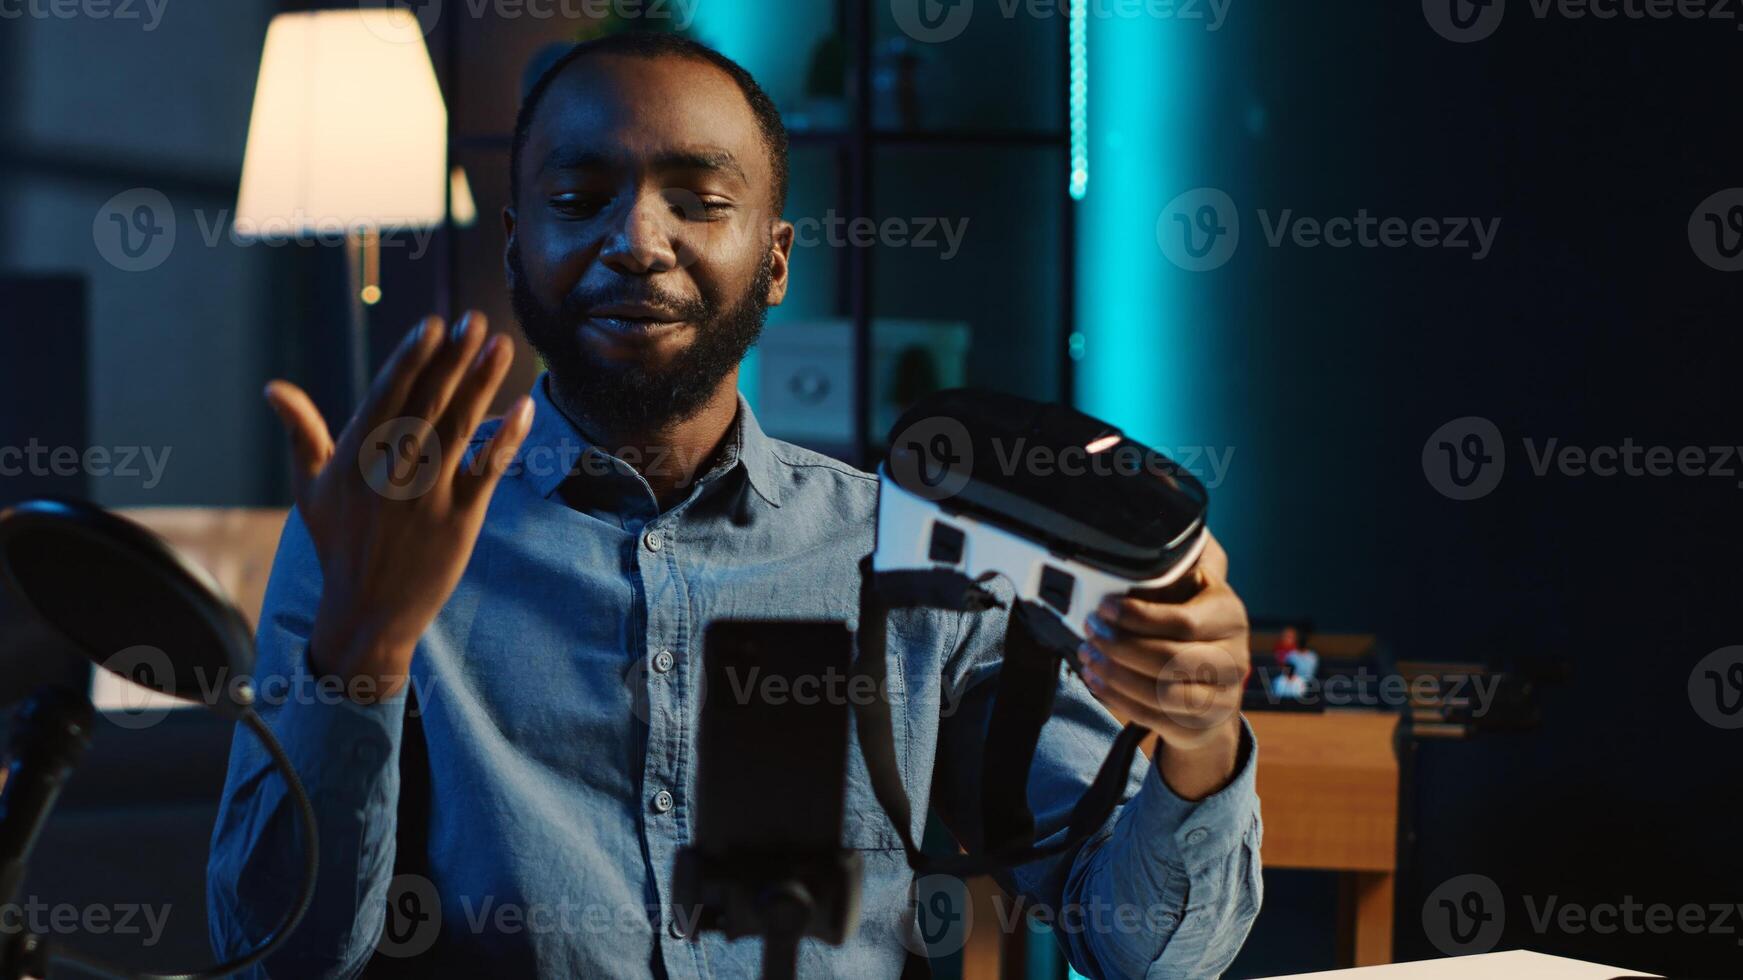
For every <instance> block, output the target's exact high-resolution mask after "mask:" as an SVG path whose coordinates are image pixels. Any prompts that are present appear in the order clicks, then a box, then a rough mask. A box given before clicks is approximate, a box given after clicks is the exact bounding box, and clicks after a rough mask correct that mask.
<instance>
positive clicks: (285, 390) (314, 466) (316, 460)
mask: <svg viewBox="0 0 1743 980" xmlns="http://www.w3.org/2000/svg"><path fill="white" fill-rule="evenodd" d="M265 396H266V403H267V404H268V405H270V406H272V411H273V414H275V415H277V416H278V420H279V422H280V424H282V425H283V426H284V429H285V433H286V434H287V435H288V436H289V437H290V444H291V481H292V485H293V489H294V492H295V495H296V498H297V501H298V502H299V503H301V502H302V500H303V494H304V491H305V490H306V489H307V488H308V485H309V484H310V483H312V482H313V481H314V479H315V477H317V476H319V475H320V474H321V470H322V468H324V467H325V466H326V465H327V460H329V459H331V458H332V456H333V438H332V436H331V435H329V434H328V432H327V422H326V420H325V419H323V418H321V412H320V410H319V409H317V408H315V403H314V402H313V401H311V400H310V399H309V396H308V394H307V393H306V392H304V391H303V390H302V389H301V388H298V387H297V386H296V385H294V384H291V383H290V382H289V381H272V382H269V383H268V384H267V386H266V391H265Z"/></svg>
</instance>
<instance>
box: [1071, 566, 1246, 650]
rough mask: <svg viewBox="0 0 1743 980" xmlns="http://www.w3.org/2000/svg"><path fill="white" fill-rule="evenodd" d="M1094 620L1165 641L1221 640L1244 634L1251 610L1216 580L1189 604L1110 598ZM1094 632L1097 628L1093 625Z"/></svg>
mask: <svg viewBox="0 0 1743 980" xmlns="http://www.w3.org/2000/svg"><path fill="white" fill-rule="evenodd" d="M1094 618H1099V619H1100V620H1101V621H1102V622H1104V623H1106V624H1108V625H1109V626H1113V627H1115V628H1116V629H1120V630H1125V631H1128V632H1131V633H1135V634H1137V635H1139V636H1149V637H1155V638H1157V639H1163V640H1220V639H1226V638H1228V637H1231V636H1234V635H1235V634H1236V633H1241V632H1244V631H1245V630H1246V628H1247V607H1246V606H1245V605H1244V604H1242V602H1241V599H1240V597H1239V596H1237V595H1236V594H1235V591H1234V590H1233V589H1231V588H1229V585H1228V583H1227V582H1225V581H1223V580H1221V579H1213V580H1211V581H1210V582H1209V583H1207V584H1206V586H1205V588H1204V589H1203V590H1202V591H1200V592H1199V593H1198V594H1197V595H1195V596H1193V597H1192V598H1190V599H1188V600H1186V601H1185V602H1157V601H1155V600H1152V599H1144V598H1140V597H1137V596H1119V597H1113V598H1109V599H1108V600H1106V601H1104V602H1103V603H1102V604H1101V606H1100V607H1098V608H1097V609H1096V612H1095V616H1094ZM1090 628H1091V629H1092V630H1094V628H1095V624H1094V623H1093V622H1091V623H1090Z"/></svg>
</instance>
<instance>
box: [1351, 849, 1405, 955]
mask: <svg viewBox="0 0 1743 980" xmlns="http://www.w3.org/2000/svg"><path fill="white" fill-rule="evenodd" d="M1393 877H1394V876H1393V874H1392V872H1390V871H1383V872H1373V871H1358V872H1355V873H1353V874H1349V875H1346V876H1345V878H1344V884H1345V887H1347V888H1349V889H1351V890H1352V891H1353V892H1354V895H1353V896H1352V898H1353V899H1354V900H1355V946H1356V948H1355V961H1356V966H1379V965H1382V964H1385V963H1390V962H1392V912H1393V903H1392V882H1393Z"/></svg>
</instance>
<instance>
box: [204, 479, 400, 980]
mask: <svg viewBox="0 0 1743 980" xmlns="http://www.w3.org/2000/svg"><path fill="white" fill-rule="evenodd" d="M320 593H321V572H320V565H319V563H318V562H317V561H316V559H315V552H314V547H313V543H312V542H311V541H310V539H309V536H308V531H307V529H306V528H305V527H304V525H303V522H302V519H301V518H300V517H299V516H298V515H297V514H296V512H295V511H292V513H291V517H290V519H289V521H288V522H287V523H286V524H285V528H284V532H283V534H282V535H281V536H280V538H279V546H278V555H277V557H276V558H275V559H274V561H273V567H272V577H271V579H270V581H269V582H268V584H267V593H266V600H265V603H264V608H263V609H262V611H261V617H260V629H259V633H258V635H257V637H256V642H255V646H256V649H257V656H258V662H257V663H256V665H255V673H254V683H255V692H256V693H255V697H256V701H255V708H256V710H257V711H258V712H259V713H260V715H261V718H262V719H263V720H264V721H265V722H266V724H267V726H268V727H269V728H271V729H272V732H273V734H274V735H276V736H277V737H278V739H279V741H280V742H281V743H282V744H283V745H284V749H285V752H286V754H288V755H289V757H290V760H291V763H292V764H293V765H294V766H295V767H296V770H297V774H298V775H299V776H300V777H301V778H302V781H303V784H304V786H305V788H306V789H307V790H308V793H309V797H310V799H311V800H312V801H313V803H314V808H315V816H316V831H317V835H318V840H319V843H320V866H319V878H318V881H317V884H316V889H315V898H314V902H313V904H312V905H311V907H310V909H309V912H308V915H307V916H306V917H305V918H304V919H303V922H302V925H301V926H300V927H299V928H298V929H297V931H296V933H295V935H294V936H293V938H292V939H291V940H290V942H288V943H286V944H285V946H284V947H283V948H281V949H280V951H279V952H277V953H275V954H274V955H273V956H272V957H271V958H269V959H268V960H267V961H266V963H265V964H263V966H264V967H265V969H262V967H261V966H257V967H255V969H254V970H253V971H252V972H251V973H249V974H247V975H249V976H256V977H258V976H265V975H266V974H267V973H268V972H270V973H271V974H272V975H276V976H299V977H300V976H322V977H354V976H357V975H358V974H359V973H361V972H362V970H363V968H364V966H365V965H366V964H367V963H368V961H369V959H370V956H371V953H372V951H373V949H374V946H375V943H376V939H377V937H378V936H379V935H380V933H381V928H382V924H383V921H384V919H385V915H386V897H387V889H388V885H389V882H390V879H391V876H392V871H393V861H394V832H395V823H396V807H397V805H398V799H399V762H398V760H399V743H400V733H401V730H402V727H403V722H404V717H405V698H404V695H403V694H402V695H400V696H399V697H396V698H393V699H388V700H384V701H382V702H379V703H376V704H370V705H363V704H358V703H357V702H355V701H352V700H351V699H349V698H348V697H346V696H345V692H344V691H343V690H341V689H340V688H339V687H338V686H337V685H336V684H334V683H332V682H331V681H329V682H328V683H324V684H323V683H320V682H319V681H318V680H317V678H316V677H315V676H314V675H313V673H312V672H311V670H310V668H309V664H308V659H307V658H308V645H309V639H308V638H309V634H310V632H311V630H312V627H313V625H314V614H315V608H316V606H317V604H318V601H319V598H320ZM303 848H304V835H303V832H302V828H301V822H300V818H299V817H298V815H297V807H296V804H295V801H294V800H293V799H292V798H291V796H290V793H289V790H288V788H287V787H286V785H285V782H284V779H283V777H282V776H281V775H280V774H279V772H278V770H277V768H276V767H275V766H274V765H273V763H272V759H271V756H269V755H268V754H267V752H266V749H265V747H264V746H262V745H261V744H260V742H259V740H258V739H257V738H256V737H255V736H254V734H253V733H252V732H251V731H249V730H248V729H247V728H245V727H243V726H240V725H238V726H237V728H236V731H235V735H234V739H233V741H232V744H231V749H230V766H229V773H228V776H227V778H226V781H225V785H224V796H223V799H222V801H221V803H220V804H219V809H218V820H217V824H216V826H215V827H214V828H213V831H212V846H211V854H210V857H209V859H208V863H207V867H206V895H207V898H206V903H207V913H208V919H209V922H210V933H211V941H212V948H213V950H214V952H215V953H216V954H217V955H218V956H219V957H220V958H222V959H228V958H230V957H234V956H237V955H240V954H243V953H246V952H247V951H249V950H252V949H254V948H255V947H256V946H258V945H259V944H260V942H261V940H263V939H264V938H266V936H267V934H268V933H269V932H270V931H271V930H272V929H273V928H274V926H275V925H276V924H277V923H278V922H279V920H280V919H281V918H282V917H283V915H284V914H285V912H286V910H287V909H289V908H290V906H291V903H292V902H293V901H295V899H296V895H297V891H298V888H299V886H300V885H301V881H302V874H303V860H304V856H303Z"/></svg>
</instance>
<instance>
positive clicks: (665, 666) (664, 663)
mask: <svg viewBox="0 0 1743 980" xmlns="http://www.w3.org/2000/svg"><path fill="white" fill-rule="evenodd" d="M672 663H673V657H672V651H670V650H661V651H660V652H659V653H656V654H654V671H655V672H656V673H660V674H663V673H665V672H666V671H668V670H671V669H672Z"/></svg>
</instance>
